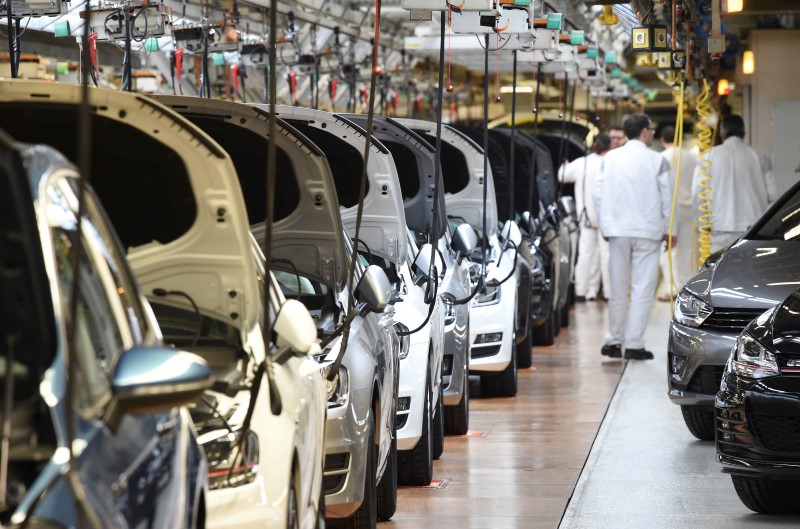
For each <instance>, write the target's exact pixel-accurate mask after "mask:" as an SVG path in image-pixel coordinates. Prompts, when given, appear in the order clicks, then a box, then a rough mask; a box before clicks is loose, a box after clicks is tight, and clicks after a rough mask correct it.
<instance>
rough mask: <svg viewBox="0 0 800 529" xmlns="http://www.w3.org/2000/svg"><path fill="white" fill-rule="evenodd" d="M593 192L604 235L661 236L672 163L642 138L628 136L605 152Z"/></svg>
mask: <svg viewBox="0 0 800 529" xmlns="http://www.w3.org/2000/svg"><path fill="white" fill-rule="evenodd" d="M592 194H593V198H594V204H595V208H597V213H598V218H599V223H600V231H601V232H602V233H603V235H604V236H605V237H635V238H641V239H651V240H661V238H662V236H663V235H664V234H666V233H668V230H669V215H670V210H671V208H672V181H671V179H670V175H669V164H668V163H667V161H666V160H665V159H664V157H663V156H661V155H660V154H659V153H657V152H655V151H653V150H651V149H649V148H648V147H647V145H645V144H644V143H643V142H642V141H640V140H629V141H628V143H626V144H625V145H624V146H622V147H619V148H617V149H614V150H612V151H609V152H608V154H606V155H605V157H604V158H603V162H602V164H601V168H600V175H599V178H598V179H597V181H596V182H595V185H594V190H593V193H592Z"/></svg>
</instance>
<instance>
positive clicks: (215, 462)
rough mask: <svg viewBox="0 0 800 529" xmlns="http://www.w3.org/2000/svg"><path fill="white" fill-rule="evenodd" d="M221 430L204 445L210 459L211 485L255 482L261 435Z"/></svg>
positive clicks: (230, 486)
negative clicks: (259, 437) (217, 435)
mask: <svg viewBox="0 0 800 529" xmlns="http://www.w3.org/2000/svg"><path fill="white" fill-rule="evenodd" d="M221 433H222V435H220V436H219V437H216V438H212V439H210V440H208V441H206V442H205V443H203V445H202V446H203V450H204V451H205V453H206V459H207V460H208V488H209V489H210V490H214V489H224V488H232V487H239V486H241V485H246V484H247V483H252V482H253V481H255V479H256V476H257V475H258V436H257V435H256V434H255V433H253V431H252V430H247V432H244V433H243V432H242V430H237V431H234V432H228V431H223V432H221Z"/></svg>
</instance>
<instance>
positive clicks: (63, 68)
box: [56, 62, 69, 75]
mask: <svg viewBox="0 0 800 529" xmlns="http://www.w3.org/2000/svg"><path fill="white" fill-rule="evenodd" d="M68 73H69V63H68V62H57V63H56V74H57V75H67V74H68Z"/></svg>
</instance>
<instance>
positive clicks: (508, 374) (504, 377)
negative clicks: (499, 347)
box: [481, 354, 517, 397]
mask: <svg viewBox="0 0 800 529" xmlns="http://www.w3.org/2000/svg"><path fill="white" fill-rule="evenodd" d="M481 393H482V394H483V396H485V397H513V396H515V395H516V394H517V355H516V354H512V355H511V362H509V363H508V366H507V367H506V368H505V369H504V370H503V371H501V372H500V373H498V374H497V375H481Z"/></svg>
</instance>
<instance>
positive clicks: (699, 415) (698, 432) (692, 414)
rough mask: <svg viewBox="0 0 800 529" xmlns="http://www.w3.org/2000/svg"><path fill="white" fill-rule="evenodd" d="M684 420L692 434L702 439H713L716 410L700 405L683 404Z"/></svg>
mask: <svg viewBox="0 0 800 529" xmlns="http://www.w3.org/2000/svg"><path fill="white" fill-rule="evenodd" d="M681 413H682V414H683V422H685V423H686V427H687V428H689V431H690V432H692V435H694V436H695V437H697V438H698V439H700V440H701V441H713V440H714V434H715V431H716V426H715V425H714V410H709V409H708V408H704V407H700V406H681Z"/></svg>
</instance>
